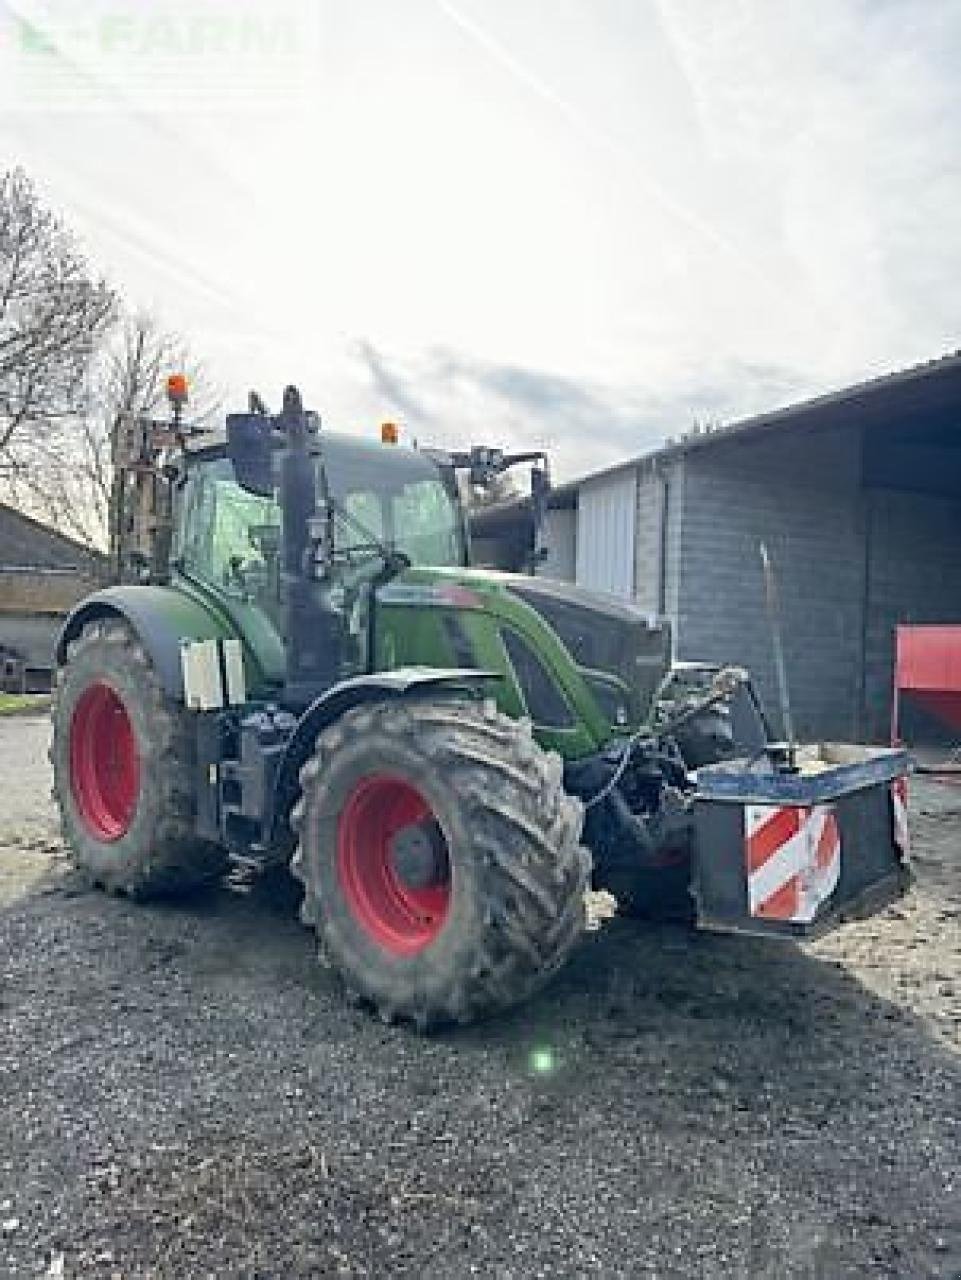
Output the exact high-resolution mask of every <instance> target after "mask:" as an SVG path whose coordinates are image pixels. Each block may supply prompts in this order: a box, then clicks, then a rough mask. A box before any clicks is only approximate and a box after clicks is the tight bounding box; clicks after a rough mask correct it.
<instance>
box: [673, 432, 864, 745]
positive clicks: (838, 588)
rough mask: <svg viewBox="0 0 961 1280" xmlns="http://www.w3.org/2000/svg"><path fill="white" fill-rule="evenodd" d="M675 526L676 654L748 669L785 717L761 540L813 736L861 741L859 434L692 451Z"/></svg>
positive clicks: (802, 722)
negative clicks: (780, 704) (777, 586)
mask: <svg viewBox="0 0 961 1280" xmlns="http://www.w3.org/2000/svg"><path fill="white" fill-rule="evenodd" d="M680 478H681V479H682V484H680V485H677V486H676V488H677V489H678V492H677V493H676V495H675V497H676V499H677V501H676V504H675V505H676V506H677V508H678V514H679V516H680V522H679V528H678V527H677V525H676V524H674V525H673V526H672V521H671V519H669V521H668V525H669V536H670V538H672V540H673V544H674V546H673V555H674V558H675V560H676V568H675V569H674V571H673V572H672V574H670V575H669V586H671V585H672V584H673V585H674V586H675V587H676V602H675V603H674V617H675V626H676V636H677V641H676V643H677V653H678V657H680V658H686V659H697V658H700V659H706V660H710V661H716V662H735V663H740V664H742V665H744V666H746V667H748V668H749V669H750V670H751V672H752V674H753V676H754V677H755V680H756V681H757V683H758V685H759V687H760V690H761V694H762V696H763V698H764V700H765V703H766V704H767V705H768V708H769V710H770V711H771V712H772V717H773V718H775V719H776V709H777V698H776V686H775V676H774V662H773V649H772V642H771V633H770V628H769V625H768V621H767V614H766V612H765V605H764V587H763V578H762V573H761V562H760V556H759V550H758V547H759V543H760V542H761V540H762V539H763V540H765V541H766V542H767V545H768V549H769V551H770V553H771V558H772V561H773V563H774V566H775V570H776V573H777V577H778V580H779V583H780V588H781V615H782V627H783V634H784V645H785V660H786V666H787V672H788V681H789V685H790V690H791V694H792V699H793V703H794V707H795V719H796V722H797V730H798V733H799V734H800V735H801V736H804V737H817V736H820V737H843V738H849V737H852V736H857V735H858V733H859V729H860V726H859V718H860V714H859V713H860V703H861V697H860V673H861V669H862V664H861V647H862V640H863V636H862V624H861V620H862V616H863V602H864V585H865V584H864V575H865V556H864V550H863V547H864V539H863V530H864V522H865V509H864V500H863V497H862V496H861V493H860V446H859V438H858V430H857V428H856V427H852V428H851V429H849V430H833V431H831V432H830V433H827V432H822V433H820V434H817V435H814V434H806V433H800V432H793V433H790V434H781V435H778V436H777V437H776V438H774V437H768V438H767V439H766V440H758V441H742V442H737V441H731V442H729V443H726V444H722V443H716V444H714V445H712V446H711V447H708V448H705V449H701V450H692V451H691V452H690V453H689V454H687V455H686V457H685V460H684V469H683V476H682V477H680Z"/></svg>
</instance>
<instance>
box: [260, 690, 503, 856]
mask: <svg viewBox="0 0 961 1280" xmlns="http://www.w3.org/2000/svg"><path fill="white" fill-rule="evenodd" d="M501 679H503V677H502V676H501V674H500V672H497V671H480V670H473V669H468V668H460V667H452V668H445V667H397V668H395V669H394V670H392V671H379V672H375V673H374V674H373V675H365V676H354V677H353V678H352V679H350V680H342V681H341V682H340V683H339V684H335V685H334V686H333V687H332V688H331V689H328V690H327V692H326V693H325V694H322V695H321V697H319V698H317V699H315V701H314V702H312V703H311V704H310V706H309V707H308V708H307V710H306V711H305V712H304V714H303V715H302V716H301V718H300V720H299V721H298V723H297V728H296V729H295V730H294V732H293V734H292V735H291V738H290V740H289V742H288V743H287V746H286V749H285V751H284V755H283V759H282V760H281V762H280V765H279V767H278V769H277V777H276V780H275V782H274V793H273V805H272V816H271V820H270V821H271V826H270V845H271V846H272V847H275V846H276V845H277V843H278V841H280V840H282V838H283V836H284V835H285V834H286V826H287V816H288V814H289V813H290V809H291V807H292V805H293V803H294V800H295V799H296V796H297V792H298V790H299V787H300V782H299V775H300V770H301V768H302V767H303V765H304V764H306V762H307V758H308V757H309V756H310V753H311V752H312V751H313V749H314V743H315V742H316V740H317V735H318V734H319V733H321V732H322V731H323V730H324V729H326V728H327V726H328V725H329V724H333V722H334V721H335V720H337V719H339V718H340V717H341V716H342V715H343V714H344V712H346V711H350V710H352V709H353V708H354V707H359V706H360V705H361V704H362V703H365V702H383V701H385V700H386V699H388V698H409V697H413V696H417V695H421V696H423V695H424V694H425V693H432V692H435V691H443V692H444V693H446V694H448V695H453V694H455V693H465V692H468V693H476V692H477V687H478V686H481V687H483V686H485V685H486V684H488V683H489V682H490V681H494V680H501Z"/></svg>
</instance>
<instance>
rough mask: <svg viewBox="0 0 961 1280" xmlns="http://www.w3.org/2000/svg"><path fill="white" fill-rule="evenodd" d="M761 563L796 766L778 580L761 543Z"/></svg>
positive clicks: (790, 761)
mask: <svg viewBox="0 0 961 1280" xmlns="http://www.w3.org/2000/svg"><path fill="white" fill-rule="evenodd" d="M759 550H760V552H761V565H762V567H763V569H764V592H765V596H766V597H767V616H768V623H769V625H770V627H771V640H772V642H773V645H774V670H775V673H776V675H777V691H778V700H779V702H780V705H781V721H782V723H783V725H784V736H785V738H786V740H787V760H788V767H789V768H791V769H794V768H795V767H796V761H797V752H796V748H795V737H794V717H793V716H792V715H791V697H790V694H789V693H788V687H787V669H786V668H785V665H784V643H783V639H782V636H781V618H780V609H779V607H778V594H777V582H776V581H775V578H774V569H773V567H772V565H771V557H770V556H769V555H768V550H767V545H766V543H764V542H761V543H760V544H759Z"/></svg>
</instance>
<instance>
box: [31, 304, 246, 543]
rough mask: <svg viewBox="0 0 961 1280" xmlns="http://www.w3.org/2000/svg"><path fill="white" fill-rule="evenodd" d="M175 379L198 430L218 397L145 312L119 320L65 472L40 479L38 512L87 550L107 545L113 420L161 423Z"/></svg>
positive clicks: (96, 370)
mask: <svg viewBox="0 0 961 1280" xmlns="http://www.w3.org/2000/svg"><path fill="white" fill-rule="evenodd" d="M174 372H177V373H185V374H186V375H187V378H188V381H189V383H190V388H191V402H190V408H189V411H188V415H187V416H188V418H189V420H190V421H191V422H192V423H199V424H205V423H206V422H207V421H208V420H209V419H210V418H211V417H212V416H213V414H214V412H215V411H216V409H217V407H218V404H219V399H220V396H219V393H218V391H217V389H216V388H215V387H214V385H213V384H212V382H211V380H210V378H209V377H208V376H207V374H206V372H205V370H204V368H203V366H202V364H201V363H200V362H199V361H198V360H197V359H196V357H194V356H193V355H192V354H191V353H190V350H189V348H188V346H187V343H186V342H185V341H184V340H183V338H181V337H180V336H179V335H178V334H176V333H173V332H172V331H170V330H168V329H165V328H164V327H163V325H162V324H161V322H160V321H159V320H158V319H157V317H156V316H153V315H151V314H149V313H147V312H138V313H135V314H133V315H128V316H125V317H124V319H123V320H122V322H121V324H120V325H119V326H118V328H117V329H116V330H115V332H114V333H113V334H112V335H111V338H110V340H109V341H108V342H107V343H106V344H105V345H104V347H103V349H102V350H101V352H100V353H99V355H98V358H97V360H96V361H95V363H94V366H93V369H92V372H91V377H90V383H89V388H88V395H87V401H88V403H87V409H86V412H85V413H84V414H83V415H82V416H81V417H80V418H78V420H77V422H76V427H75V431H74V434H73V439H72V458H71V466H70V467H69V469H61V471H60V473H59V475H54V474H49V475H47V476H46V477H41V482H40V488H41V489H42V494H40V495H38V497H39V500H40V502H41V505H42V506H43V507H44V509H45V511H46V513H47V515H48V518H50V519H52V520H53V522H54V523H56V524H58V525H59V527H60V528H62V529H63V531H64V532H65V533H69V534H71V535H72V536H74V537H76V538H79V539H80V540H81V541H83V542H86V543H87V544H88V545H90V546H96V547H104V546H105V545H106V543H107V540H108V532H109V528H110V519H111V512H112V510H113V509H114V503H115V496H116V495H115V493H114V482H115V476H114V468H113V458H114V454H115V449H116V435H117V429H118V425H119V422H120V419H121V417H122V416H123V415H125V414H133V415H135V416H141V415H146V416H148V417H165V416H166V414H167V405H166V386H167V376H168V375H169V374H171V373H174Z"/></svg>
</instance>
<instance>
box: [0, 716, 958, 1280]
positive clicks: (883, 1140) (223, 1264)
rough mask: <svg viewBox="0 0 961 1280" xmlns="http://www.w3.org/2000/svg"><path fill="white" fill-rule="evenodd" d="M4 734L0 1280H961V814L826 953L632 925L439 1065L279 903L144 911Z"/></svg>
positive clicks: (925, 820)
mask: <svg viewBox="0 0 961 1280" xmlns="http://www.w3.org/2000/svg"><path fill="white" fill-rule="evenodd" d="M46 737H47V727H46V724H45V722H44V721H43V720H39V719H33V720H31V719H17V720H14V721H9V722H0V902H2V905H0V1274H4V1275H10V1276H38V1275H48V1276H58V1275H63V1276H104V1277H139V1276H157V1277H168V1276H170V1277H192V1276H218V1277H220V1276H244V1277H255V1276H256V1277H273V1276H282V1277H289V1276H417V1277H422V1276H423V1277H445V1278H446V1277H461V1276H469V1275H482V1276H492V1277H504V1278H506V1277H536V1276H551V1277H555V1276H592V1275H596V1276H605V1277H606V1276H611V1277H616V1276H644V1275H649V1276H691V1277H715V1276H716V1277H720V1276H724V1277H727V1276H734V1277H742V1276H743V1277H772V1278H773V1277H777V1278H779V1280H780V1277H823V1278H825V1280H835V1277H844V1276H897V1277H911V1278H912V1280H913V1278H915V1277H917V1278H920V1277H928V1276H930V1277H941V1278H947V1277H961V1056H959V1048H961V788H952V787H948V786H944V785H937V784H934V783H931V782H927V781H925V782H922V781H920V780H919V781H917V782H916V784H915V785H914V788H913V836H914V847H915V865H916V870H917V875H918V883H917V887H916V889H915V890H914V891H913V892H912V894H911V896H910V897H909V898H908V899H906V900H905V901H903V902H902V903H900V904H898V905H897V906H896V907H894V908H891V909H889V910H888V911H886V912H885V913H884V914H883V915H882V916H880V917H878V918H876V919H874V920H870V921H867V922H864V923H862V924H858V925H850V926H847V927H846V928H845V929H844V930H843V931H841V932H839V933H837V934H835V935H833V936H831V937H830V938H827V939H825V940H824V941H822V942H821V943H819V944H817V945H815V946H813V947H810V948H804V949H802V948H798V947H795V946H794V945H792V944H787V943H780V942H775V941H770V942H769V941H767V940H765V941H763V942H761V941H750V940H744V939H738V938H724V937H715V936H708V935H698V934H694V933H691V932H689V931H687V930H686V929H684V928H682V927H680V926H676V927H668V926H658V927H651V926H646V927H644V926H639V925H634V924H632V923H631V922H628V921H623V922H615V923H614V924H613V925H612V926H610V927H609V928H607V929H606V930H605V931H603V932H602V933H601V934H600V935H599V936H598V937H597V938H592V939H589V940H587V941H586V942H585V944H584V946H583V948H582V949H581V951H580V953H579V954H578V955H577V957H576V959H575V961H574V962H573V963H572V964H571V965H570V966H569V967H568V968H567V969H566V970H565V971H564V973H563V974H562V975H561V976H560V977H559V979H558V980H557V981H556V982H555V983H554V984H553V985H552V986H551V987H550V989H549V990H548V991H546V992H545V993H544V994H543V995H542V996H541V997H540V998H539V999H537V1000H536V1001H534V1002H533V1003H531V1004H529V1005H527V1006H525V1007H523V1008H520V1009H518V1010H516V1011H515V1012H513V1013H511V1014H510V1015H508V1016H506V1017H502V1018H500V1019H499V1020H496V1021H493V1022H489V1023H486V1024H484V1025H479V1026H475V1027H471V1028H468V1029H465V1030H461V1031H458V1032H452V1033H447V1034H443V1035H436V1036H433V1037H430V1038H426V1039H424V1038H418V1037H416V1036H415V1035H413V1034H412V1033H410V1032H409V1031H406V1030H403V1029H398V1028H394V1027H386V1026H383V1025H382V1024H380V1023H379V1022H377V1021H375V1020H373V1019H372V1018H371V1017H369V1016H368V1015H367V1014H365V1013H364V1012H362V1011H360V1010H357V1009H355V1008H352V1007H350V1006H348V1005H346V1004H345V1003H344V1002H343V1001H342V999H341V998H340V995H339V993H338V990H337V986H336V983H335V982H334V980H333V979H332V977H331V976H330V975H329V974H328V973H326V972H325V971H324V970H322V969H321V968H320V967H319V966H318V965H317V964H316V962H315V960H314V956H313V952H312V947H311V940H310V936H309V934H308V933H307V932H306V931H305V930H304V929H303V928H302V927H301V926H300V925H299V923H298V922H297V919H296V911H295V907H296V894H295V892H294V890H293V887H292V886H291V885H290V884H289V883H286V882H283V881H277V880H276V879H275V880H273V881H270V882H267V881H261V882H250V881H244V880H243V879H235V880H233V881H231V882H230V883H228V884H225V885H224V886H223V887H221V888H218V889H216V890H214V891H211V892H209V893H206V894H204V895H203V896H201V897H194V898H193V899H191V900H190V901H188V902H181V903H179V904H167V905H163V906H152V907H140V906H135V905H133V904H131V903H129V902H127V901H125V900H124V899H119V898H110V897H106V896H104V895H102V894H99V893H96V892H92V891H89V890H88V889H87V888H86V887H85V886H84V884H83V882H82V881H81V880H80V879H79V878H78V877H77V876H76V875H75V874H74V873H73V872H71V870H70V868H69V864H68V863H67V862H66V860H65V858H64V856H63V853H62V851H61V849H60V847H59V844H58V842H57V840H56V837H55V835H54V831H55V828H54V826H53V811H52V809H51V806H50V802H49V776H48V770H47V764H46Z"/></svg>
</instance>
